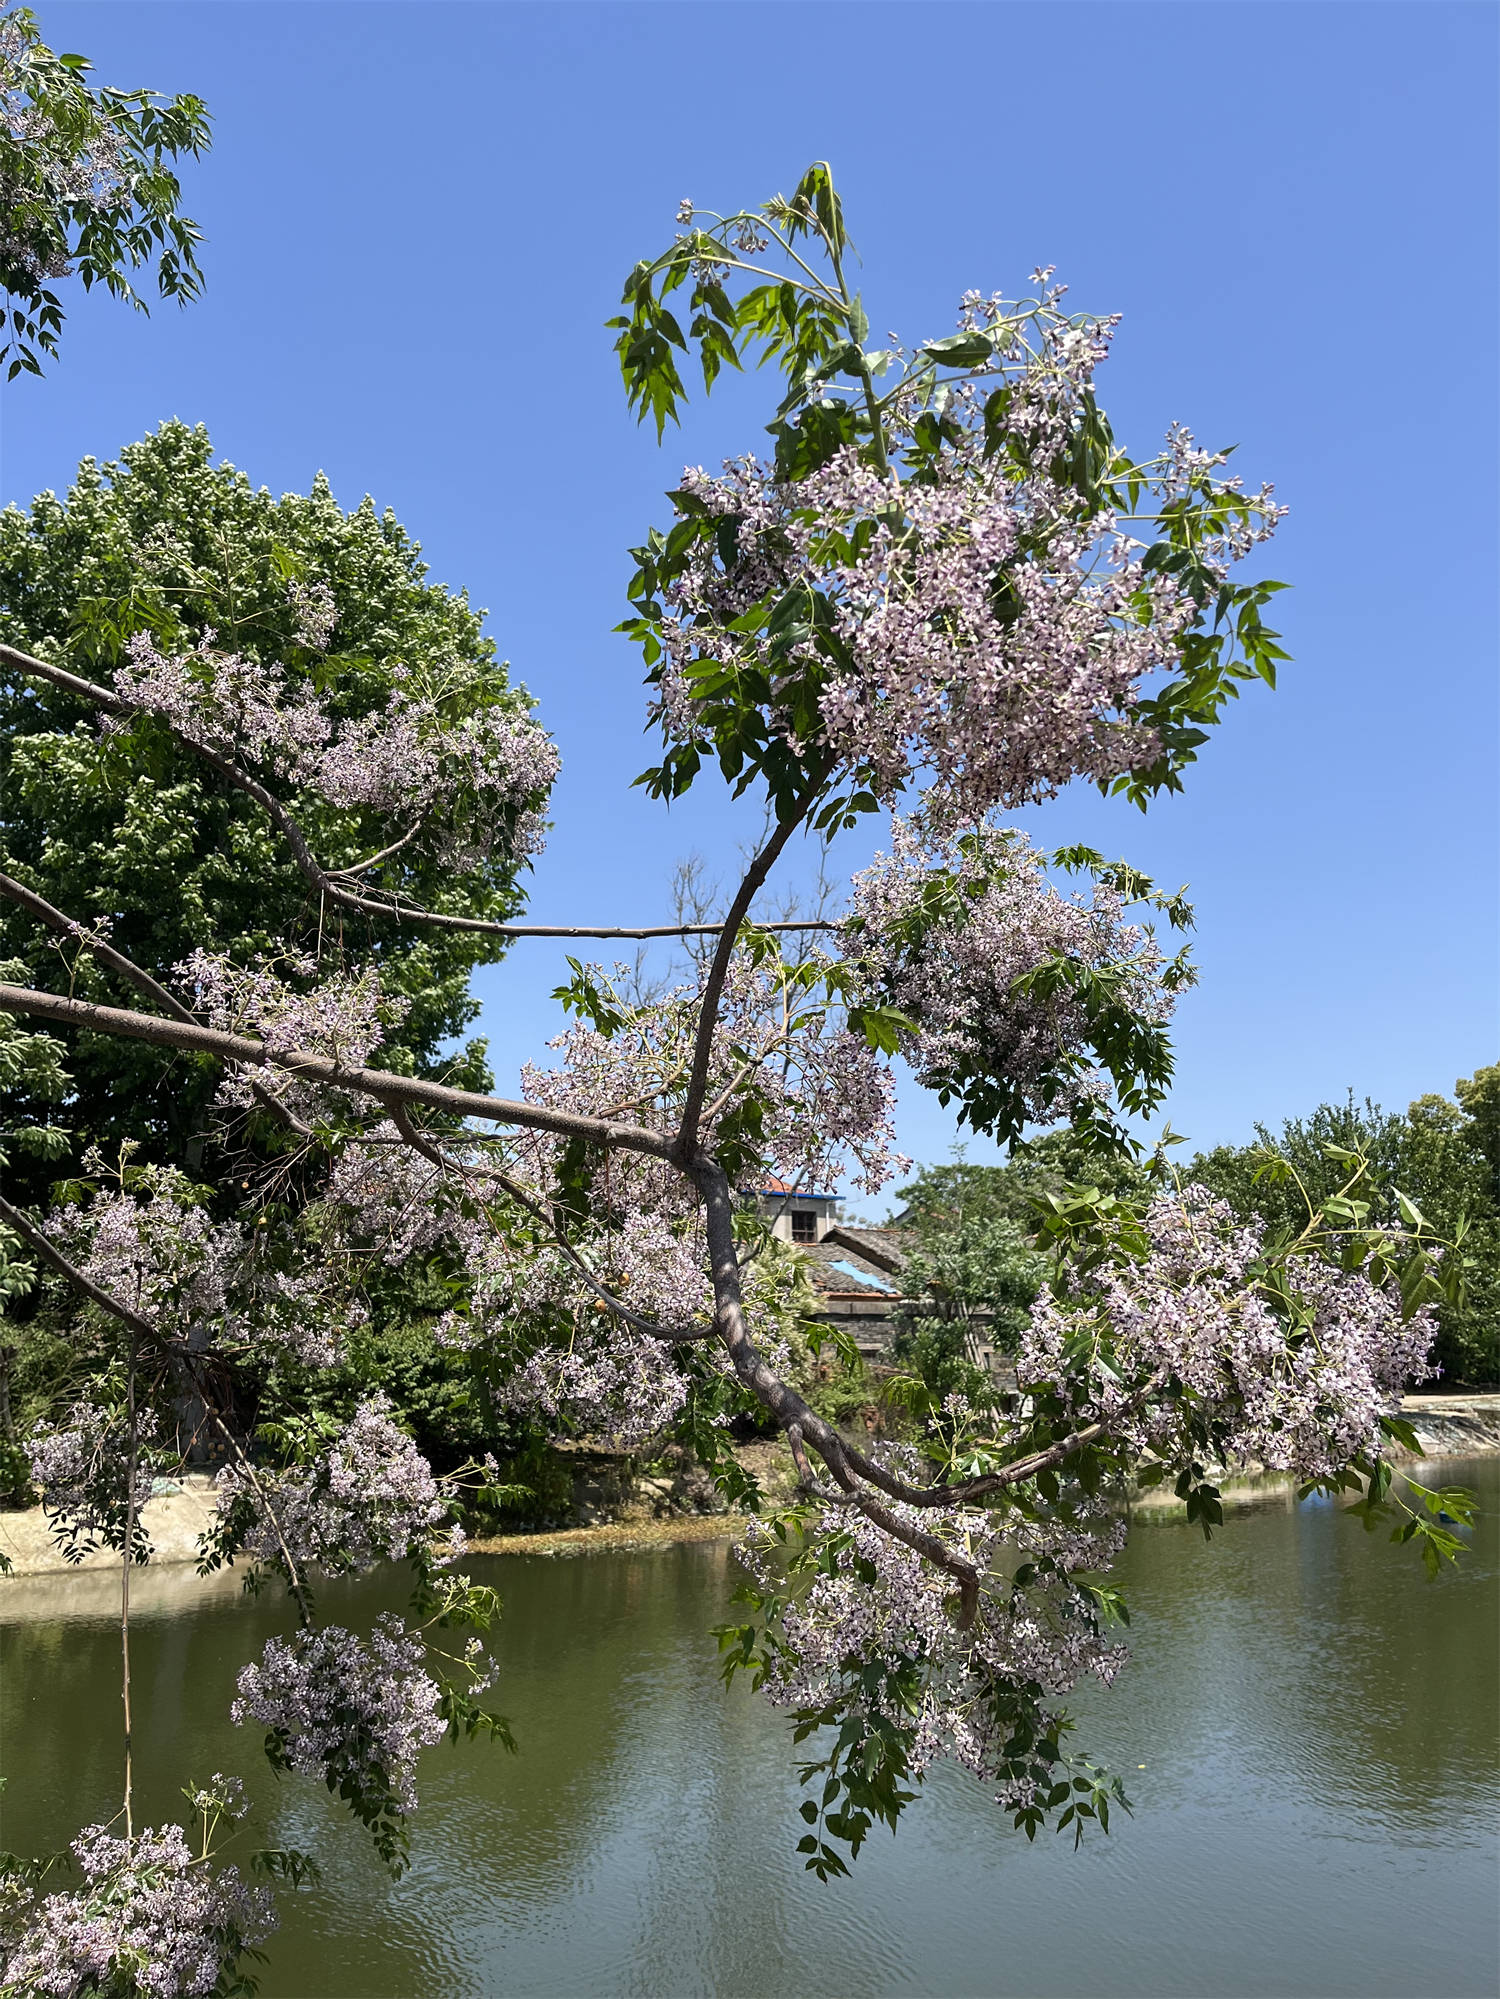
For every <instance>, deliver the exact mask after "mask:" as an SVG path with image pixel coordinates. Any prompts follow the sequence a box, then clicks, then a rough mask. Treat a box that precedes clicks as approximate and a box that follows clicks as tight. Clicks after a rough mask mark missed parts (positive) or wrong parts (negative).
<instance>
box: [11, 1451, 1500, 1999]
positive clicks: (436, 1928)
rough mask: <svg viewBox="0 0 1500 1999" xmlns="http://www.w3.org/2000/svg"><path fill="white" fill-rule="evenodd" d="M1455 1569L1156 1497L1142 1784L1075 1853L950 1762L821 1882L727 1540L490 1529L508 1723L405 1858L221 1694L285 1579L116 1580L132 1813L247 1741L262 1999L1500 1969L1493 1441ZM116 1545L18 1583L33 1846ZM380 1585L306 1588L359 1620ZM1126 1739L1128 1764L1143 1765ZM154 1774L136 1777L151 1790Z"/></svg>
mask: <svg viewBox="0 0 1500 1999" xmlns="http://www.w3.org/2000/svg"><path fill="white" fill-rule="evenodd" d="M1443 1472H1444V1476H1446V1477H1448V1478H1450V1479H1452V1478H1454V1477H1455V1476H1459V1477H1462V1478H1464V1479H1465V1480H1466V1481H1467V1482H1469V1483H1472V1484H1477V1485H1479V1486H1480V1487H1481V1488H1482V1489H1483V1493H1484V1497H1485V1503H1486V1513H1485V1516H1484V1521H1483V1524H1482V1525H1481V1527H1480V1528H1479V1530H1478V1531H1477V1533H1476V1535H1475V1537H1474V1548H1473V1553H1472V1555H1471V1556H1470V1558H1469V1560H1468V1561H1467V1563H1466V1565H1465V1567H1464V1569H1463V1572H1462V1573H1461V1574H1459V1575H1444V1576H1443V1577H1441V1578H1439V1579H1438V1581H1437V1582H1435V1583H1428V1582H1427V1581H1426V1580H1425V1579H1424V1578H1423V1576H1422V1574H1421V1571H1420V1568H1419V1566H1418V1565H1417V1563H1416V1562H1415V1561H1414V1560H1412V1559H1410V1555H1409V1551H1405V1550H1395V1549H1391V1548H1390V1547H1388V1546H1386V1545H1385V1543H1384V1539H1383V1537H1381V1538H1379V1539H1377V1538H1374V1537H1370V1536H1367V1535H1366V1534H1364V1533H1363V1532H1362V1531H1361V1529H1360V1527H1359V1526H1358V1525H1357V1524H1356V1523H1355V1522H1354V1521H1353V1520H1351V1519H1349V1518H1347V1517H1345V1516H1344V1515H1342V1514H1341V1513H1340V1512H1339V1511H1338V1510H1337V1509H1336V1508H1334V1507H1332V1506H1329V1505H1318V1504H1309V1505H1305V1506H1302V1507H1300V1508H1293V1507H1291V1506H1290V1505H1284V1506H1280V1507H1277V1506H1271V1507H1267V1508H1265V1509H1263V1510H1259V1511H1256V1512H1253V1513H1249V1514H1243V1515H1240V1516H1237V1517H1232V1518H1231V1520H1230V1522H1229V1524H1228V1526H1227V1527H1226V1529H1225V1530H1224V1532H1223V1533H1222V1535H1221V1536H1218V1537H1216V1538H1215V1541H1214V1543H1213V1545H1212V1546H1211V1547H1209V1546H1205V1545H1204V1543H1203V1541H1202V1539H1201V1537H1200V1536H1199V1534H1198V1533H1197V1530H1196V1529H1189V1528H1187V1527H1186V1526H1185V1525H1180V1524H1170V1525H1163V1524H1157V1525H1142V1526H1139V1527H1138V1528H1137V1530H1136V1532H1135V1533H1134V1534H1133V1536H1132V1539H1131V1543H1130V1547H1129V1549H1128V1551H1127V1553H1126V1555H1125V1557H1124V1559H1123V1562H1122V1564H1121V1568H1122V1581H1123V1583H1124V1585H1125V1587H1126V1589H1127V1591H1128V1595H1129V1599H1130V1603H1131V1606H1132V1610H1133V1613H1134V1624H1133V1628H1132V1633H1131V1643H1132V1649H1133V1651H1134V1654H1135V1657H1134V1661H1133V1663H1132V1665H1131V1666H1129V1667H1128V1668H1127V1669H1126V1671H1125V1673H1124V1674H1123V1675H1122V1677H1121V1679H1120V1681H1119V1682H1118V1684H1117V1686H1116V1687H1115V1689H1114V1690H1113V1691H1112V1692H1110V1693H1104V1692H1103V1691H1102V1690H1101V1691H1099V1692H1097V1693H1096V1694H1094V1695H1091V1696H1090V1697H1089V1698H1087V1699H1085V1700H1084V1701H1082V1702H1081V1703H1080V1704H1079V1706H1080V1711H1081V1713H1082V1716H1083V1720H1084V1724H1085V1725H1084V1727H1083V1728H1082V1730H1081V1731H1080V1735H1081V1740H1082V1745H1083V1746H1084V1747H1085V1748H1086V1749H1088V1750H1090V1751H1091V1752H1092V1753H1094V1754H1095V1755H1097V1756H1099V1757H1100V1758H1101V1759H1102V1760H1105V1761H1108V1762H1109V1763H1111V1764H1112V1766H1113V1767H1115V1768H1117V1769H1119V1770H1121V1771H1122V1772H1123V1773H1124V1774H1125V1777H1126V1780H1127V1789H1128V1791H1129V1793H1130V1795H1131V1798H1132V1800H1133V1802H1134V1804H1135V1816H1134V1818H1125V1819H1121V1820H1120V1821H1119V1823H1118V1825H1117V1828H1116V1830H1115V1832H1114V1833H1113V1834H1112V1835H1111V1837H1110V1838H1109V1839H1107V1840H1105V1839H1098V1840H1095V1841H1094V1842H1092V1843H1087V1844H1086V1845H1085V1847H1084V1850H1083V1851H1082V1852H1080V1853H1074V1852H1073V1851H1072V1848H1071V1846H1070V1845H1069V1844H1068V1843H1067V1842H1066V1841H1062V1840H1057V1839H1054V1838H1051V1837H1049V1836H1043V1838H1042V1839H1040V1840H1039V1841H1038V1843H1037V1844H1036V1845H1035V1846H1028V1845H1027V1843H1026V1841H1025V1839H1024V1838H1022V1837H1021V1836H1019V1835H1017V1834H1016V1833H1014V1832H1013V1831H1011V1830H1010V1829H1009V1827H1008V1826H1007V1824H1006V1823H1005V1821H1004V1819H1003V1817H1002V1816H1001V1815H1000V1814H999V1813H998V1812H997V1811H996V1809H995V1806H994V1804H993V1802H992V1801H991V1799H990V1798H989V1797H988V1795H987V1794H986V1793H985V1792H984V1790H983V1789H982V1788H980V1787H978V1786H976V1785H975V1784H974V1783H973V1782H972V1781H971V1780H969V1779H967V1778H964V1777H962V1776H960V1775H958V1774H956V1773H953V1772H943V1773H940V1774H939V1775H938V1776H937V1777H936V1778H935V1779H934V1781H933V1782H932V1783H930V1784H929V1786H928V1789H927V1794H926V1796H925V1797H924V1798H923V1800H922V1801H921V1802H920V1803H919V1804H918V1805H917V1806H915V1807H913V1808H912V1810H911V1811H910V1813H909V1814H908V1816H907V1820H906V1822H905V1823H904V1824H903V1827H902V1830H901V1832H900V1834H899V1835H898V1836H897V1837H896V1838H895V1839H892V1838H891V1837H890V1836H889V1835H888V1834H886V1833H884V1832H881V1833H879V1834H878V1835H877V1836H876V1837H875V1838H874V1839H873V1841H872V1844H871V1845H870V1847H868V1848H867V1849H866V1851H865V1853H864V1854H863V1855H862V1856H861V1858H860V1860H859V1861H858V1862H857V1863H856V1867H855V1872H854V1876H853V1878H852V1879H851V1880H848V1881H843V1882H834V1883H831V1884H829V1885H827V1886H823V1885H820V1884H819V1883H818V1882H817V1881H816V1880H814V1879H813V1878H812V1877H810V1876H808V1875H806V1874H804V1873H803V1872H802V1871H801V1865H800V1862H799V1860H798V1858H797V1856H796V1855H795V1853H794V1851H793V1847H794V1844H795V1840H796V1837H797V1834H798V1833H799V1832H800V1831H801V1830H802V1828H801V1825H800V1823H799V1822H797V1821H796V1819H795V1817H794V1808H795V1802H796V1799H797V1796H798V1792H797V1790H796V1786H795V1783H794V1781H793V1779H792V1775H791V1765H792V1750H791V1746H790V1743H789V1740H788V1729H787V1724H786V1721H785V1719H784V1717H781V1716H779V1715H777V1714H775V1713H774V1712H772V1711H771V1710H770V1709H768V1708H767V1707H766V1706H765V1705H764V1704H763V1703H762V1702H761V1701H760V1700H759V1699H758V1698H757V1697H756V1696H754V1695H752V1694H751V1693H750V1692H749V1691H748V1690H746V1689H744V1688H742V1687H737V1688H734V1689H731V1690H729V1691H728V1692H726V1691H725V1689H724V1688H723V1687H722V1686H721V1684H720V1682H719V1680H718V1677H717V1671H716V1661H715V1654H714V1647H713V1645H712V1642H711V1641H710V1640H709V1639H708V1638H707V1637H706V1632H707V1630H708V1627H709V1626H710V1625H711V1624H713V1623H715V1622H717V1621H718V1620H719V1619H720V1618H721V1617H722V1616H723V1615H724V1614H725V1611H726V1606H727V1598H728V1593H729V1590H730V1588H731V1586H732V1577H733V1558H732V1555H731V1554H730V1552H729V1550H728V1548H727V1547H726V1546H725V1545H724V1544H722V1543H699V1544H695V1545H690V1546H684V1547H676V1548H667V1549H663V1550H659V1551H653V1552H650V1553H641V1554H619V1553H615V1554H600V1555H593V1556H587V1557H583V1558H580V1559H575V1560H569V1561H555V1560H542V1559H538V1558H526V1557H518V1558H494V1557H491V1558H483V1559H479V1560H476V1561H475V1562H474V1563H473V1564H472V1565H471V1566H472V1568H473V1571H474V1573H475V1574H476V1575H477V1576H479V1577H480V1578H482V1579H483V1580H485V1581H489V1582H493V1583H495V1584H496V1585H498V1587H499V1588H500V1589H501V1590H502V1592H503V1593H504V1596H505V1601H506V1611H505V1619H504V1626H503V1630H502V1632H501V1634H500V1638H499V1650H500V1653H501V1656H502V1659H503V1674H502V1678H501V1682H500V1686H499V1688H498V1689H497V1695H496V1698H497V1703H498V1704H499V1705H500V1706H502V1707H503V1708H504V1710H505V1711H506V1712H507V1713H508V1714H509V1716H510V1717H511V1720H512V1722H513V1724H514V1726H515V1729H516V1733H517V1736H518V1738H519V1740H520V1745H521V1746H520V1753H519V1755H517V1756H515V1757H510V1756H507V1755H505V1754H504V1753H503V1752H501V1751H500V1750H498V1749H495V1748H493V1747H472V1746H463V1747H459V1748H456V1749H455V1748H450V1747H448V1746H447V1745H444V1746H443V1747H441V1748H439V1749H436V1750H434V1751H431V1752H430V1753H429V1754H428V1755H427V1756H426V1757H425V1758H424V1759H423V1767H422V1773H421V1788H422V1799H423V1804H422V1810H421V1812H420V1814H419V1817H418V1820H417V1823H416V1834H415V1840H414V1846H413V1865H412V1868H411V1871H410V1873H409V1874H408V1875H407V1876H406V1877H405V1879H404V1880H402V1881H401V1882H399V1883H394V1884H393V1883H391V1882H390V1881H388V1880H387V1879H386V1878H385V1877H384V1876H383V1874H382V1872H381V1870H380V1869H379V1867H378V1866H377V1865H376V1863H375V1862H374V1860H373V1857H372V1856H371V1855H370V1853H369V1851H368V1849H367V1845H366V1842H365V1840H364V1836H363V1835H362V1834H361V1833H360V1832H359V1831H358V1829H357V1828H356V1827H354V1826H352V1825H351V1824H349V1823H348V1822H347V1821H346V1820H345V1819H344V1818H343V1817H341V1815H340V1812H339V1810H338V1809H337V1808H336V1807H335V1806H334V1805H333V1803H332V1802H331V1801H330V1800H329V1798H328V1797H327V1794H326V1793H325V1792H324V1791H323V1790H322V1789H321V1788H320V1787H319V1786H318V1785H317V1784H316V1783H314V1782H313V1781H312V1780H310V1779H303V1778H283V1779H280V1780H277V1779H276V1778H275V1777H273V1776H272V1774H271V1773H270V1772H269V1770H268V1769H267V1768H266V1766H265V1765H264V1763H263V1762H262V1761H261V1760H260V1755H259V1741H258V1736H257V1733H256V1732H254V1731H246V1730H236V1729H234V1728H232V1727H231V1726H230V1725H229V1723H228V1721H227V1719H226V1710H227V1708H228V1704H229V1700H230V1697H231V1694H232V1691H233V1680H234V1674H235V1671H236V1668H237V1666H238V1665H239V1664H241V1663H243V1661H244V1660H245V1659H246V1658H247V1657H248V1656H250V1654H251V1653H252V1651H254V1650H258V1648H259V1646H260V1644H261V1642H262V1641H263V1639H264V1637H265V1636H267V1635H269V1634H270V1633H271V1632H272V1631H275V1630H284V1629H287V1628H289V1625H290V1619H289V1618H288V1616H287V1613H286V1609H285V1607H284V1605H282V1604H281V1603H278V1602H275V1601H273V1600H272V1599H270V1598H269V1597H267V1598H262V1599H260V1600H258V1601H247V1600H244V1599H242V1598H240V1597H238V1596H237V1595H235V1594H233V1593H224V1594H221V1595H205V1594H204V1592H203V1591H202V1589H201V1587H199V1586H197V1585H195V1584H194V1583H192V1581H191V1580H190V1578H189V1577H187V1576H185V1575H184V1574H183V1573H182V1572H181V1571H178V1572H175V1574H173V1573H169V1572H166V1571H163V1572H161V1573H160V1575H159V1576H158V1577H157V1579H156V1581H155V1583H154V1584H151V1585H149V1586H145V1587H141V1588H139V1589H138V1595H139V1596H140V1597H141V1598H142V1599H143V1604H144V1607H143V1608H142V1609H141V1610H140V1612H139V1614H138V1615H137V1617H136V1619H135V1625H134V1629H135V1638H134V1646H135V1659H136V1687H137V1696H136V1731H137V1746H138V1770H139V1771H140V1772H141V1773H142V1774H141V1776H140V1780H139V1781H140V1789H141V1791H142V1792H143V1793H144V1816H145V1817H146V1818H147V1819H148V1820H151V1821H155V1820H159V1819H160V1818H163V1817H166V1816H168V1815H172V1814H174V1813H175V1811H176V1809H177V1800H176V1791H177V1787H178V1786H179V1785H180V1784H181V1783H183V1782H185V1781H187V1780H188V1779H189V1778H191V1777H200V1778H201V1777H202V1776H204V1775H206V1774H207V1773H208V1772H210V1771H212V1770H216V1769H221V1770H226V1771H237V1772H239V1773H240V1774H242V1775H243V1776H244V1777H245V1778H246V1780H247V1782H248V1783H249V1784H250V1786H251V1788H252V1789H253V1791H254V1793H255V1794H256V1796H257V1799H258V1804H257V1809H256V1812H255V1814H254V1816H253V1817H252V1819H251V1820H250V1821H249V1826H248V1830H249V1832H250V1834H251V1836H252V1837H253V1838H254V1840H255V1841H256V1843H262V1842H269V1843H274V1844H277V1845H286V1846H296V1847H301V1848H304V1849H307V1850H310V1851H312V1852H313V1853H315V1854H316V1855H317V1857H318V1858H319V1860H320V1861H321V1863H322V1866H323V1869H324V1882H323V1885H322V1886H321V1887H320V1888H318V1889H316V1890H304V1891H303V1892H302V1893H300V1894H290V1893H288V1894H286V1895H284V1896H283V1924H282V1928H281V1930H280V1932H279V1933H278V1935H277V1936H276V1937H275V1938H274V1939H273V1940H272V1942H271V1944H270V1946H269V1950H270V1963H269V1966H268V1967H267V1968H266V1970H265V1972H264V1976H263V1985H262V1990H263V1992H264V1994H265V1995H266V1999H290V1996H291V1995H301V1996H302V1999H395V1996H396V1995H401V1999H428V1996H429V1995H475V1999H478V1995H486V1999H489V1995H494V1996H495V1999H499V1995H502V1994H503V1995H530V1994H536V1995H542V1994H547V1995H563V1996H564V1999H570V1995H574V1994H577V1995H584V1994H587V1995H607V1994H642V1995H649V1996H650V1999H657V1996H658V1995H660V1999H674V1995H679V1994H682V1995H687V1994H726V1995H761V1994H764V1995H767V1999H771V1995H775V1999H796V1995H814V1994H818V1995H821V1994H825V1993H826V1994H837V1995H838V1999H865V1996H866V1995H876V1994H884V1993H924V1994H932V1995H953V1999H959V1996H960V1995H966V1994H996V1995H999V1994H1007V1995H1029V1994H1037V1995H1043V1994H1061V1995H1074V1994H1077V1995H1084V1994H1087V1995H1090V1999H1104V1996H1105V1995H1135V1994H1142V1995H1162V1999H1167V1995H1195V1996H1196V1995H1203V1999H1210V1995H1234V1996H1235V1999H1248V1995H1257V1999H1262V1995H1264V1999H1272V1995H1288V1999H1290V1995H1298V1999H1302V1995H1306V1999H1334V1996H1335V1995H1342V1994H1349V1995H1359V1999H1387V1995H1389V1999H1414V1995H1432V1999H1468V1995H1484V1999H1489V1996H1490V1995H1493V1994H1494V1993H1495V1992H1496V1991H1497V1988H1500V1938H1497V1921H1500V1885H1497V1884H1500V1805H1497V1786H1496V1760H1497V1759H1496V1747H1497V1684H1500V1680H1497V1673H1500V1667H1497V1641H1500V1582H1497V1572H1500V1560H1497V1556H1500V1534H1497V1508H1500V1461H1497V1460H1493V1459H1491V1460H1488V1461H1479V1462H1475V1463H1471V1464H1469V1465H1466V1466H1462V1467H1454V1466H1451V1465H1450V1466H1445V1467H1443ZM115 1587H116V1586H115V1585H114V1584H113V1582H112V1580H111V1579H110V1578H106V1577H99V1578H90V1577H80V1578H66V1579H62V1580H61V1581H58V1582H54V1581H50V1580H45V1579H36V1580H34V1581H29V1582H28V1581H22V1580H20V1579H14V1578H12V1579H9V1580H6V1581H3V1582H0V1615H3V1616H4V1618H5V1628H4V1635H3V1653H0V1667H3V1677H0V1762H3V1768H4V1772H5V1775H6V1777H7V1778H8V1787H7V1789H6V1791H5V1793H4V1798H3V1805H4V1809H3V1823H0V1844H3V1845H4V1846H6V1847H9V1848H11V1849H14V1850H23V1851H25V1850H32V1851H34V1850H39V1849H46V1848H50V1847H55V1846H57V1845H59V1844H61V1843H62V1842H64V1841H65V1840H66V1839H67V1838H68V1837H69V1835H70V1834H71V1833H72V1832H73V1830H74V1829H75V1828H76V1827H77V1826H78V1825H79V1824H80V1822H82V1821H85V1820H89V1819H95V1818H106V1817H108V1816H109V1815H110V1814H111V1813H112V1812H113V1811H114V1809H115V1807H116V1805H117V1803H118V1734H117V1728H118V1717H119V1679H118V1632H117V1630H116V1629H115V1628H114V1627H113V1626H112V1624H111V1623H110V1621H109V1619H110V1617H111V1616H112V1615H117V1602H116V1603H114V1604H112V1603H111V1591H112V1590H114V1589H115ZM397 1600H398V1591H397V1589H396V1586H395V1583H394V1582H393V1581H392V1580H391V1579H389V1578H386V1579H380V1578H377V1579H375V1580H373V1581H371V1582H368V1583H365V1584H360V1585H351V1586H346V1587H343V1588H330V1589H329V1590H328V1591H327V1592H326V1596H325V1602H324V1609H325V1613H326V1615H327V1616H329V1617H330V1618H334V1619H336V1620H338V1621H340V1622H343V1623H345V1624H353V1625H363V1624H366V1623H367V1622H368V1621H369V1619H370V1618H372V1617H373V1616H374V1614H375V1613H376V1611H378V1610H379V1609H381V1608H383V1607H385V1606H386V1605H387V1604H389V1603H394V1602H396V1601H397ZM1141 1765H1144V1768H1141V1767H1138V1766H1141ZM140 1809H141V1807H140V1806H138V1810H140Z"/></svg>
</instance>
